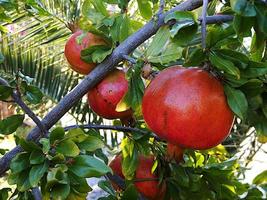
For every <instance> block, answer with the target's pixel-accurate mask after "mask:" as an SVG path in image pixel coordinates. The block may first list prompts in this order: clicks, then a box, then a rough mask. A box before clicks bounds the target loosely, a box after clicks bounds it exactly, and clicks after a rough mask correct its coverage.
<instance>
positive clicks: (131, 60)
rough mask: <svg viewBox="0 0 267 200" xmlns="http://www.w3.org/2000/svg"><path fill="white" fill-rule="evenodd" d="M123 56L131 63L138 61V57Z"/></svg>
mask: <svg viewBox="0 0 267 200" xmlns="http://www.w3.org/2000/svg"><path fill="white" fill-rule="evenodd" d="M122 57H123V59H125V60H127V61H128V62H130V63H131V64H136V63H137V61H136V59H134V58H132V57H130V56H128V55H123V56H122Z"/></svg>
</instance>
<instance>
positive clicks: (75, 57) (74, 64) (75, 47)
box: [64, 30, 105, 74]
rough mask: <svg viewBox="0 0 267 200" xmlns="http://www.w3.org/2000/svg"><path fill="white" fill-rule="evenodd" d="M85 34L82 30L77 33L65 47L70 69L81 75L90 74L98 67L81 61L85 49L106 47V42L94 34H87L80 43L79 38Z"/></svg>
mask: <svg viewBox="0 0 267 200" xmlns="http://www.w3.org/2000/svg"><path fill="white" fill-rule="evenodd" d="M82 33H83V32H82V31H81V30H79V31H76V32H75V33H74V34H73V35H72V36H71V37H70V38H69V40H68V41H67V43H66V45H65V51H64V53H65V57H66V58H67V60H68V62H69V64H70V67H71V68H72V69H73V70H74V71H76V72H78V73H80V74H88V73H89V72H90V71H92V69H93V68H94V67H95V66H96V64H95V63H86V62H84V61H83V60H82V59H81V51H82V50H83V49H86V48H89V47H91V46H95V45H104V44H105V42H104V40H103V39H102V38H101V37H99V36H96V35H94V34H92V33H89V32H88V33H86V35H85V36H83V37H82V38H81V41H80V43H79V38H78V37H79V36H81V34H82Z"/></svg>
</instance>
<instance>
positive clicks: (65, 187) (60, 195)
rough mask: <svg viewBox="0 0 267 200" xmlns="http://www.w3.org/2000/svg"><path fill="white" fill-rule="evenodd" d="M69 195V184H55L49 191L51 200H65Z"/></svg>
mask: <svg viewBox="0 0 267 200" xmlns="http://www.w3.org/2000/svg"><path fill="white" fill-rule="evenodd" d="M69 193H70V185H69V184H57V185H55V186H54V187H53V189H52V191H51V196H52V199H54V200H58V199H66V198H67V196H68V195H69Z"/></svg>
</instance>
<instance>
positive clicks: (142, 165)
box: [109, 155, 166, 200]
mask: <svg viewBox="0 0 267 200" xmlns="http://www.w3.org/2000/svg"><path fill="white" fill-rule="evenodd" d="M153 162H154V158H153V156H149V157H144V156H140V157H139V159H138V166H137V169H136V173H135V179H136V180H138V179H139V181H136V182H135V183H134V185H135V187H136V189H137V190H138V191H139V192H140V193H141V194H142V195H143V196H144V197H146V198H147V199H149V200H156V199H157V200H159V199H163V197H164V195H165V192H166V184H165V183H162V184H160V185H159V181H158V180H155V179H158V176H157V175H156V174H152V173H151V168H152V166H153ZM121 165H122V157H121V155H118V156H116V158H115V159H114V160H112V161H111V163H110V164H109V166H110V168H111V169H112V170H113V172H114V174H116V175H118V176H120V177H121V178H124V176H123V174H122V167H121ZM141 179H146V180H141ZM149 179H151V180H149ZM112 185H113V186H115V187H114V188H115V189H117V190H118V186H117V185H116V184H115V183H112Z"/></svg>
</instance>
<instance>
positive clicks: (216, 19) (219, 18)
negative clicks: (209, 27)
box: [198, 15, 234, 24]
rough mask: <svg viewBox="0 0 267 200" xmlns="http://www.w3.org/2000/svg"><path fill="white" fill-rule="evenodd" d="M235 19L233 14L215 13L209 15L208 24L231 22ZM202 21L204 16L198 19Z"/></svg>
mask: <svg viewBox="0 0 267 200" xmlns="http://www.w3.org/2000/svg"><path fill="white" fill-rule="evenodd" d="M233 19H234V16H233V15H213V16H207V21H206V23H207V24H217V23H223V22H229V21H232V20H233ZM198 20H199V21H200V22H201V21H202V18H199V19H198Z"/></svg>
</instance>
